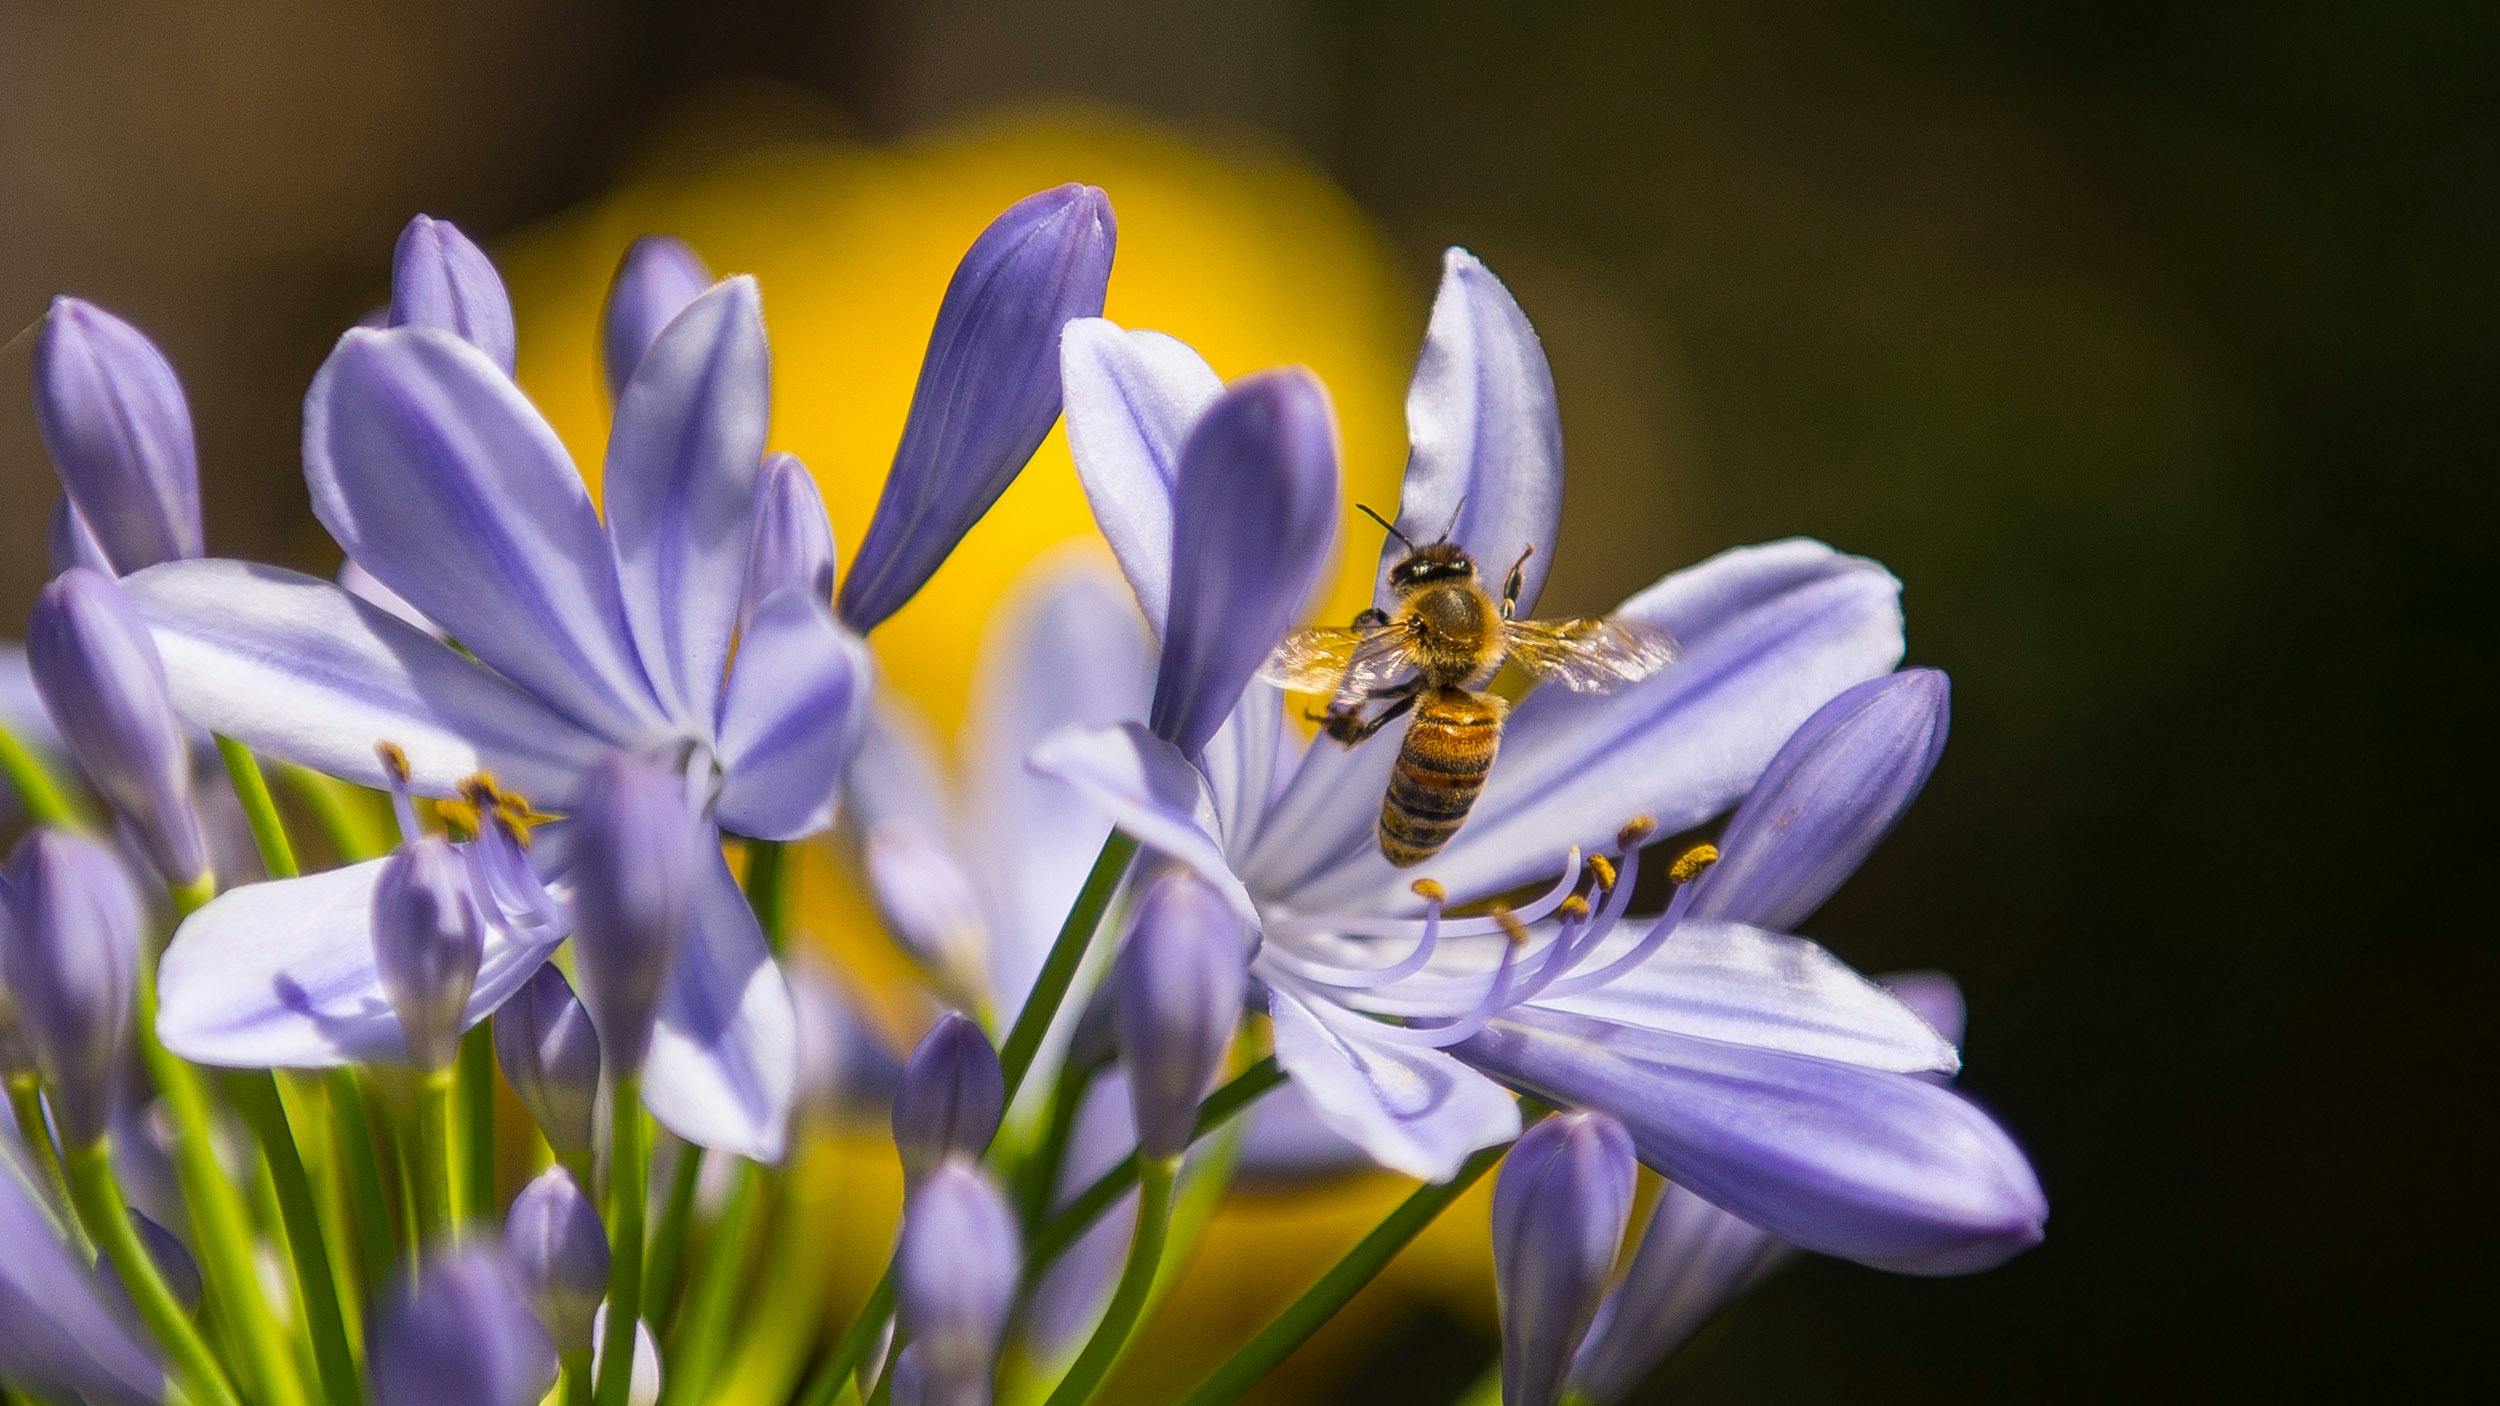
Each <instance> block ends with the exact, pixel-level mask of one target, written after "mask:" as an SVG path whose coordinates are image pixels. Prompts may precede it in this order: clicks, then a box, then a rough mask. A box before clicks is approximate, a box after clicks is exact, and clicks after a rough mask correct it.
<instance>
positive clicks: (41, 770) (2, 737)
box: [0, 723, 94, 830]
mask: <svg viewBox="0 0 2500 1406" xmlns="http://www.w3.org/2000/svg"><path fill="white" fill-rule="evenodd" d="M0 778H4V779H6V780H7V781H8V783H9V787H10V789H11V790H14V791H16V792H17V798H18V800H19V801H20V802H21V803H22V804H24V805H25V807H26V818H27V819H29V820H32V821H33V822H35V823H36V824H37V825H50V826H53V827H55V828H57V829H62V830H89V829H93V828H94V826H93V825H92V824H91V823H90V822H89V821H88V819H87V817H86V814H85V812H83V811H82V810H80V808H79V806H78V803H77V802H76V801H73V800H71V799H70V797H69V792H68V790H67V789H65V788H64V787H63V786H62V785H61V783H60V782H59V780H57V779H56V778H55V777H54V776H53V775H52V768H51V767H50V766H48V765H46V764H45V763H44V760H43V758H41V757H39V756H37V755H35V750H34V749H33V748H32V747H29V746H27V745H26V742H25V739H23V738H21V737H19V736H18V735H17V733H16V732H15V731H14V730H13V729H11V728H10V727H9V725H8V724H6V723H0Z"/></svg>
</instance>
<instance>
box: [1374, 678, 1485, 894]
mask: <svg viewBox="0 0 2500 1406" xmlns="http://www.w3.org/2000/svg"><path fill="white" fill-rule="evenodd" d="M1507 708H1508V705H1507V704H1505V703H1504V702H1503V701H1502V700H1501V699H1500V698H1499V697H1496V696H1495V695H1492V694H1489V693H1470V692H1468V691H1467V690H1465V689H1459V688H1435V689H1428V690H1426V691H1425V692H1424V694H1423V696H1422V697H1420V698H1418V699H1416V700H1415V721H1414V723H1413V724H1412V725H1410V726H1409V727H1408V728H1407V729H1406V741H1405V743H1404V745H1403V746H1401V747H1400V748H1399V749H1398V764H1397V769H1396V770H1395V771H1392V772H1391V773H1390V774H1389V794H1388V796H1387V797H1386V798H1384V799H1383V800H1382V801H1381V803H1380V852H1381V854H1382V855H1384V856H1385V857H1387V859H1388V861H1389V862H1390V863H1391V864H1394V865H1396V866H1398V867H1399V868H1401V869H1405V868H1411V867H1412V866H1414V865H1417V864H1421V863H1423V862H1424V861H1425V860H1427V859H1430V858H1432V856H1433V855H1435V854H1438V853H1439V852H1440V850H1441V847H1442V846H1443V845H1446V844H1448V843H1449V842H1450V836H1452V835H1455V834H1457V833H1458V827H1459V826H1460V825H1461V824H1462V823H1464V822H1465V821H1466V819H1467V811H1468V809H1469V807H1471V806H1473V805H1475V803H1476V793H1477V792H1479V791H1482V790H1483V789H1484V777H1485V773H1486V772H1488V771H1491V770H1492V769H1493V753H1494V751H1495V750H1496V749H1497V748H1499V747H1500V746H1501V743H1502V716H1503V713H1504V712H1505V711H1506V710H1507Z"/></svg>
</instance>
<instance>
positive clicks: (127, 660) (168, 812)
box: [26, 566, 208, 884]
mask: <svg viewBox="0 0 2500 1406" xmlns="http://www.w3.org/2000/svg"><path fill="white" fill-rule="evenodd" d="M26 650H27V655H28V658H29V659H30V660H31V661H32V663H33V667H34V675H35V685H36V687H37V688H39V689H40V690H42V693H43V699H44V705H45V707H46V708H47V709H48V710H49V711H50V712H51V714H52V717H53V719H54V721H55V722H57V723H58V724H59V725H60V731H61V736H62V737H64V738H65V739H67V740H68V742H69V744H70V750H71V752H73V753H74V754H75V755H76V756H77V758H78V762H79V765H80V767H81V768H82V769H83V770H85V772H86V773H87V777H88V779H89V780H90V781H92V782H94V783H95V786H96V789H97V790H99V791H101V792H103V793H104V795H105V797H106V798H107V799H108V800H110V801H111V802H112V803H113V808H114V809H115V810H116V811H118V812H120V813H121V815H122V816H123V818H124V819H126V820H127V821H128V822H129V823H130V825H131V828H132V829H133V830H134V831H135V832H136V833H137V835H138V838H139V839H140V841H141V842H142V844H143V845H144V847H145V849H146V851H147V854H148V858H149V859H150V860H151V861H152V862H153V863H154V864H155V865H156V869H157V872H158V873H160V874H162V875H163V876H164V878H165V881H166V882H167V883H170V884H187V883H191V882H193V881H195V880H197V879H199V878H200V877H201V876H203V875H205V874H206V873H207V872H208V848H207V841H206V840H205V838H204V837H203V836H202V835H201V833H200V821H199V814H198V808H197V806H196V805H195V804H194V803H193V797H192V791H191V749H190V745H189V739H188V738H187V737H185V736H184V734H183V730H182V723H181V720H180V719H179V718H177V717H176V716H175V715H174V703H173V693H172V688H171V686H170V685H169V684H168V683H167V682H166V678H165V664H164V661H163V660H162V659H160V658H158V657H157V653H156V645H155V643H154V642H153V641H152V640H151V639H150V638H149V636H148V628H147V625H146V624H145V622H143V621H142V620H141V619H140V618H139V612H138V608H137V607H136V606H134V605H133V604H132V603H131V600H130V597H129V594H128V593H127V592H126V591H124V590H123V589H122V588H121V586H120V585H118V584H117V583H115V581H114V580H113V578H112V577H110V576H107V575H105V574H104V573H102V572H100V571H96V570H93V569H91V568H88V567H83V566H78V567H72V568H70V569H69V570H67V571H64V572H62V573H61V574H60V575H59V576H56V577H54V578H53V579H52V582H51V584H49V585H47V586H45V587H44V588H43V590H42V591H41V592H40V593H39V594H37V596H36V597H35V613H34V618H33V619H32V620H31V621H30V622H28V625H27V630H26Z"/></svg>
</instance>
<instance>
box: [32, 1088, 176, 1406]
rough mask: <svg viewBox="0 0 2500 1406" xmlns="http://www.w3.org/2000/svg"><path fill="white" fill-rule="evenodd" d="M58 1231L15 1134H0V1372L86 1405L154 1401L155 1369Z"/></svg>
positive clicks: (160, 1380) (135, 1405) (161, 1383)
mask: <svg viewBox="0 0 2500 1406" xmlns="http://www.w3.org/2000/svg"><path fill="white" fill-rule="evenodd" d="M61 1234H62V1232H61V1228H60V1225H59V1223H58V1222H56V1221H55V1220H54V1219H53V1216H52V1212H51V1210H50V1209H49V1208H48V1207H47V1205H46V1204H45V1201H44V1193H43V1192H42V1191H40V1190H38V1189H37V1183H36V1180H35V1173H34V1171H33V1169H32V1168H30V1167H28V1166H27V1165H26V1162H25V1159H24V1157H23V1155H22V1154H21V1153H20V1152H19V1151H18V1147H17V1144H16V1142H15V1140H14V1139H11V1138H7V1137H0V1379H6V1380H8V1381H11V1382H15V1383H17V1384H19V1385H21V1386H24V1387H27V1388H29V1389H31V1390H34V1391H39V1392H42V1393H44V1394H46V1395H49V1396H60V1397H69V1396H79V1397H84V1398H85V1399H86V1400H87V1401H89V1402H91V1403H94V1406H140V1404H141V1403H154V1402H157V1401H161V1400H163V1399H164V1396H165V1377H164V1372H163V1370H162V1369H161V1368H159V1367H158V1366H157V1364H156V1362H155V1359H154V1357H153V1355H152V1354H151V1352H150V1351H149V1349H148V1348H147V1347H146V1346H145V1345H144V1342H143V1340H142V1339H141V1338H140V1336H139V1334H138V1332H137V1331H136V1328H135V1326H134V1325H133V1323H132V1322H131V1320H130V1319H129V1318H128V1317H126V1316H125V1315H123V1314H122V1313H121V1312H119V1311H118V1310H117V1308H116V1307H115V1306H114V1304H113V1303H112V1301H111V1300H110V1299H108V1298H107V1297H106V1295H105V1292H104V1290H103V1287H102V1285H101V1284H99V1283H98V1281H97V1279H96V1277H95V1275H94V1274H93V1273H92V1272H91V1271H90V1270H89V1269H88V1268H87V1266H85V1265H83V1264H81V1263H79V1262H78V1260H77V1259H76V1258H75V1257H74V1256H73V1255H72V1254H71V1253H70V1249H69V1246H68V1245H67V1244H66V1243H64V1242H63V1240H62V1238H61Z"/></svg>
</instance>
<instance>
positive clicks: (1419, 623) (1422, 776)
mask: <svg viewBox="0 0 2500 1406" xmlns="http://www.w3.org/2000/svg"><path fill="white" fill-rule="evenodd" d="M1357 506H1358V507H1360V505H1359V504H1358V505H1357ZM1361 511H1362V512H1363V513H1364V514H1366V515H1367V516H1369V517H1370V518H1371V519H1372V521H1374V522H1377V523H1379V524H1380V525H1381V526H1382V527H1385V528H1387V529H1388V530H1389V535H1390V536H1392V537H1395V538H1396V539H1397V540H1398V541H1399V542H1401V543H1403V544H1404V545H1405V547H1406V554H1405V555H1404V556H1402V557H1400V558H1399V559H1398V560H1397V562H1396V564H1394V565H1392V566H1391V567H1390V568H1389V589H1390V590H1391V591H1392V592H1394V593H1395V594H1396V597H1397V600H1396V608H1395V609H1394V610H1393V611H1382V610H1380V609H1379V608H1377V607H1374V608H1372V609H1369V610H1366V611H1364V612H1363V613H1362V614H1360V615H1358V616H1356V617H1355V618H1354V623H1353V625H1352V626H1350V627H1347V628H1343V629H1339V628H1335V627H1331V626H1315V627H1312V628H1309V629H1301V630H1296V631H1294V632H1293V633H1292V634H1290V635H1287V636H1286V637H1285V640H1284V643H1282V644H1280V645H1278V646H1277V647H1276V652H1275V653H1274V654H1272V655H1270V656H1269V657H1268V660H1267V663H1266V664H1265V665H1264V666H1262V667H1261V669H1260V671H1259V673H1260V677H1261V678H1264V679H1266V680H1267V681H1268V682H1269V683H1272V684H1275V685H1277V686H1278V687H1280V688H1285V689H1289V690H1292V691H1294V692H1298V693H1322V692H1324V693H1327V694H1329V703H1328V708H1327V710H1326V711H1325V712H1320V713H1314V714H1312V715H1311V717H1312V720H1313V721H1315V722H1317V723H1319V724H1320V728H1321V730H1322V731H1323V732H1325V733H1326V734H1327V735H1328V736H1329V737H1330V738H1331V739H1333V740H1335V741H1336V742H1338V743H1340V744H1342V745H1344V746H1347V747H1352V746H1355V745H1356V744H1358V743H1360V742H1362V741H1363V740H1364V739H1366V738H1368V737H1370V736H1371V735H1372V734H1373V733H1375V732H1378V731H1380V729H1382V728H1383V727H1386V726H1388V725H1389V724H1390V723H1391V722H1393V721H1395V720H1396V719H1398V718H1400V717H1403V716H1404V715H1406V714H1407V713H1409V712H1412V713H1413V714H1414V715H1415V721H1414V722H1413V723H1412V724H1411V725H1409V726H1408V728H1407V729H1406V738H1405V741H1404V742H1403V743H1402V744H1401V745H1400V747H1399V749H1398V760H1397V767H1396V769H1395V770H1394V771H1392V772H1391V773H1390V774H1389V792H1388V794H1387V795H1386V796H1385V797H1383V798H1382V799H1381V802H1380V853H1381V854H1382V856H1384V857H1385V858H1387V859H1388V861H1389V862H1390V863H1391V864H1394V865H1396V866H1398V867H1399V868H1401V869H1405V868H1411V867H1413V866H1415V865H1418V864H1421V863H1423V862H1424V861H1425V860H1427V859H1430V858H1431V857H1432V856H1433V855H1435V854H1437V853H1439V852H1440V850H1441V847H1442V846H1443V845H1446V844H1448V843H1449V842H1450V837H1451V836H1452V835H1455V834H1457V833H1458V827H1459V826H1460V825H1461V824H1463V823H1465V821H1466V819H1467V812H1468V810H1469V808H1471V807H1472V806H1474V805H1475V803H1476V796H1477V794H1478V793H1479V792H1481V791H1482V790H1483V789H1484V779H1485V775H1486V773H1487V772H1489V771H1491V770H1492V768H1493V754H1494V752H1495V750H1496V749H1497V748H1499V747H1500V746H1501V741H1502V722H1503V719H1504V717H1505V716H1506V715H1507V714H1508V712H1509V709H1510V705H1509V703H1508V702H1507V701H1506V700H1504V699H1503V698H1502V697H1501V696H1500V695H1498V694H1493V693H1487V692H1484V691H1483V690H1484V686H1485V685H1486V684H1487V683H1489V682H1491V680H1492V678H1493V675H1494V674H1495V673H1496V672H1497V671H1498V670H1499V669H1500V668H1501V667H1502V665H1503V663H1504V662H1505V661H1507V662H1510V663H1515V664H1518V665H1519V666H1521V667H1522V668H1524V669H1525V670H1526V671H1527V672H1528V673H1529V674H1530V675H1531V676H1534V677H1536V678H1540V679H1551V680H1553V681H1554V682H1557V683H1559V684H1561V685H1562V686H1563V687H1565V688H1568V689H1570V690H1572V691H1573V692H1575V693H1598V692H1603V691H1604V690H1606V689H1610V688H1616V687H1620V686H1622V685H1624V684H1628V683H1633V682H1636V681H1638V680H1640V679H1645V678H1647V677H1649V676H1650V675H1651V674H1654V673H1656V672H1658V671H1659V670H1660V669H1663V668H1665V667H1666V666H1667V665H1668V664H1670V663H1673V662H1674V660H1675V653H1676V649H1675V640H1674V639H1673V638H1672V637H1670V636H1669V635H1668V634H1667V633H1666V632H1665V631H1664V630H1661V629H1659V628H1658V627H1656V626H1654V625H1650V624H1646V623H1644V622H1642V621H1638V620H1622V619H1596V618H1592V617H1582V618H1577V619H1569V620H1520V619H1516V618H1514V615H1515V612H1516V610H1517V607H1518V604H1519V592H1520V589H1521V587H1522V586H1523V585H1524V583H1525V580H1526V577H1525V573H1526V571H1527V566H1528V557H1529V554H1530V553H1531V552H1534V551H1535V550H1536V549H1535V548H1534V547H1533V546H1531V547H1530V548H1529V549H1528V550H1527V551H1523V552H1521V553H1520V554H1519V559H1518V560H1517V561H1515V562H1512V563H1511V567H1510V573H1509V575H1508V576H1507V577H1506V578H1505V580H1504V582H1503V586H1502V596H1501V599H1500V600H1499V601H1496V600H1495V599H1494V598H1493V595H1492V593H1491V592H1489V591H1488V590H1486V589H1485V586H1484V584H1483V582H1481V581H1480V580H1479V579H1478V577H1477V572H1476V562H1475V559H1474V558H1473V557H1471V556H1469V555H1468V554H1467V550H1466V549H1465V548H1463V547H1461V546H1459V545H1458V544H1457V543H1455V542H1452V541H1450V540H1449V534H1448V533H1446V532H1445V533H1443V534H1442V536H1441V538H1440V540H1438V541H1434V542H1428V543H1425V544H1424V545H1422V546H1417V545H1416V544H1415V543H1414V542H1413V541H1412V540H1410V539H1409V538H1408V537H1407V535H1406V534H1405V533H1403V532H1400V531H1399V530H1398V529H1397V527H1396V526H1395V525H1394V524H1392V523H1390V522H1389V521H1388V519H1386V518H1383V517H1382V516H1381V515H1380V514H1378V513H1376V512H1373V511H1372V510H1371V509H1370V508H1361ZM1452 526H1453V527H1455V526H1456V523H1455V521H1453V523H1452ZM1375 704H1377V705H1380V706H1379V707H1378V708H1377V710H1376V711H1375V710H1372V709H1373V705H1375Z"/></svg>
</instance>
